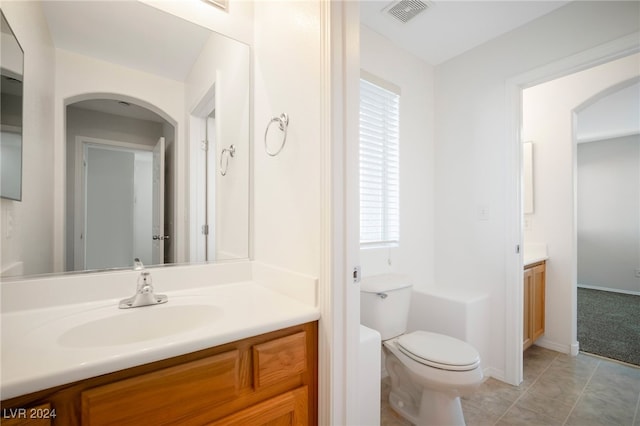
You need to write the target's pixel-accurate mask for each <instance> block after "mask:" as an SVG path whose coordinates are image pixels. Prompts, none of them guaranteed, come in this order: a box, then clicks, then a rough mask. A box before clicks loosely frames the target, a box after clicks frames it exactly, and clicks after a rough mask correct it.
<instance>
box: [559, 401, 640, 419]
mask: <svg viewBox="0 0 640 426" xmlns="http://www.w3.org/2000/svg"><path fill="white" fill-rule="evenodd" d="M634 411H635V407H634V408H633V409H628V408H626V407H623V406H621V405H619V404H615V403H611V402H609V401H605V400H604V399H601V398H598V397H597V396H595V395H593V394H584V395H583V396H582V398H580V401H578V403H577V404H576V406H575V408H574V409H573V412H572V413H571V415H570V416H569V418H568V419H567V422H566V425H567V426H605V425H616V426H631V425H632V424H633V416H634Z"/></svg>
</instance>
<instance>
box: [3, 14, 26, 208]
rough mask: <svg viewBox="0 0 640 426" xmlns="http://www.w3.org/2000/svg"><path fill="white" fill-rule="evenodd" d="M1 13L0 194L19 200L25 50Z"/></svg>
mask: <svg viewBox="0 0 640 426" xmlns="http://www.w3.org/2000/svg"><path fill="white" fill-rule="evenodd" d="M0 15H2V22H1V26H0V29H1V30H2V32H1V33H0V34H1V36H2V38H1V43H2V44H1V45H0V197H2V198H6V199H9V200H16V201H20V200H21V199H22V75H23V68H24V53H23V51H22V48H21V47H20V43H18V40H17V39H16V36H15V34H14V33H13V31H12V30H11V27H10V26H9V23H8V22H7V20H6V18H5V16H4V13H2V12H1V11H0Z"/></svg>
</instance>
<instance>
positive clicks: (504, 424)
mask: <svg viewBox="0 0 640 426" xmlns="http://www.w3.org/2000/svg"><path fill="white" fill-rule="evenodd" d="M496 424H497V425H498V426H556V425H557V426H560V425H562V422H561V421H558V420H556V419H554V418H552V417H549V416H547V415H546V414H542V413H538V412H536V411H533V410H529V409H526V408H523V407H519V406H517V405H516V406H514V407H512V408H511V409H510V410H509V411H507V413H506V414H505V415H504V416H503V417H502V418H501V419H500V420H499V421H498V423H496Z"/></svg>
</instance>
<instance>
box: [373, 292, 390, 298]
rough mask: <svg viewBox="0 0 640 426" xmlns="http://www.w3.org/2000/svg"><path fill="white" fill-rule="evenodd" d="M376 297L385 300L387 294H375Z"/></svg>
mask: <svg viewBox="0 0 640 426" xmlns="http://www.w3.org/2000/svg"><path fill="white" fill-rule="evenodd" d="M376 296H378V297H380V299H386V298H387V296H388V294H387V293H376Z"/></svg>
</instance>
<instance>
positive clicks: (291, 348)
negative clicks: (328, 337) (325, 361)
mask: <svg viewBox="0 0 640 426" xmlns="http://www.w3.org/2000/svg"><path fill="white" fill-rule="evenodd" d="M317 340H318V330H317V322H311V323H307V324H302V325H299V326H294V327H289V328H286V329H283V330H278V331H274V332H271V333H267V334H263V335H260V336H255V337H251V338H247V339H244V340H239V341H237V342H233V343H228V344H225V345H221V346H217V347H214V348H210V349H206V350H203V351H199V352H194V353H191V354H186V355H182V356H178V357H175V358H171V359H167V360H162V361H158V362H154V363H151V364H146V365H142V366H139V367H134V368H130V369H127V370H123V371H118V372H115V373H111V374H107V375H104V376H99V377H95V378H91V379H87V380H83V381H79V382H76V383H71V384H68V385H63V386H59V387H57V388H54V389H48V390H43V391H39V392H36V393H34V394H30V395H26V396H22V397H18V398H13V399H11V400H8V401H3V402H2V408H3V413H4V414H5V415H6V413H9V412H10V411H9V410H10V409H13V410H15V409H18V408H21V407H28V406H29V407H30V406H33V405H37V404H42V403H48V404H50V407H51V408H52V409H55V418H51V419H50V422H51V423H47V424H52V425H65V426H66V425H90V426H96V425H128V424H131V425H139V424H155V425H160V424H179V425H205V424H206V425H234V424H235V425H247V424H250V425H263V424H278V425H315V424H317V412H318V410H317V365H318V357H317V353H318V346H317ZM11 412H16V411H11ZM5 417H6V416H5ZM16 420H18V419H16ZM5 422H7V419H6V418H3V424H14V423H5ZM15 424H30V423H15ZM38 424H41V423H38Z"/></svg>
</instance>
